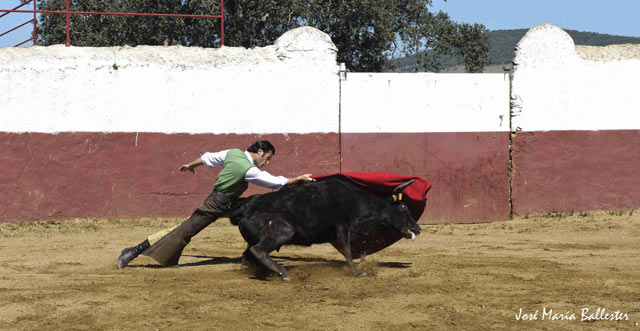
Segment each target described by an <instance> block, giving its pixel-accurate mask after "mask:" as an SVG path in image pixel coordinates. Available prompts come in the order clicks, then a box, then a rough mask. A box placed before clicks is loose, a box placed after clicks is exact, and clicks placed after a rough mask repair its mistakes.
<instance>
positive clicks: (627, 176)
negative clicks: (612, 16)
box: [511, 24, 640, 215]
mask: <svg viewBox="0 0 640 331" xmlns="http://www.w3.org/2000/svg"><path fill="white" fill-rule="evenodd" d="M638 86H640V46H638V45H612V46H607V47H592V46H575V45H574V43H573V40H572V39H571V37H570V36H569V35H568V34H567V33H566V32H564V31H563V30H561V29H559V28H557V27H555V26H552V25H548V24H547V25H541V26H538V27H535V28H533V29H531V30H530V31H529V32H528V33H527V34H526V35H525V36H524V38H523V39H522V40H521V41H520V43H519V44H518V46H517V48H516V57H515V60H514V71H513V79H512V92H511V93H512V98H513V105H512V111H513V118H512V126H513V131H514V136H513V183H512V186H513V193H512V199H513V212H514V214H516V215H526V214H529V213H546V212H571V211H583V210H610V209H626V208H637V207H639V206H640V190H639V189H638V188H639V187H640V167H638V164H640V131H639V129H640V93H638Z"/></svg>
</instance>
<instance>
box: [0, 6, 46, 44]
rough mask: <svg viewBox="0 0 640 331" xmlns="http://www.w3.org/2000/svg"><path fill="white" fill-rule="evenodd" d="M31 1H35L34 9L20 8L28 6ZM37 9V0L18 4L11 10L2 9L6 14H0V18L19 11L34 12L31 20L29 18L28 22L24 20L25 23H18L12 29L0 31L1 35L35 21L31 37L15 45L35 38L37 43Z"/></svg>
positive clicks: (0, 11) (34, 42) (34, 41)
mask: <svg viewBox="0 0 640 331" xmlns="http://www.w3.org/2000/svg"><path fill="white" fill-rule="evenodd" d="M30 2H33V10H27V11H20V10H18V9H19V8H22V7H24V6H26V5H28V4H29V3H30ZM36 10H37V8H36V0H28V1H25V2H24V3H22V4H20V5H18V6H17V7H15V8H13V9H10V10H0V13H2V12H4V14H2V15H0V18H2V17H3V16H5V15H8V14H9V13H17V12H26V13H31V12H33V19H30V20H28V21H26V22H24V23H22V24H20V25H18V26H16V27H14V28H12V29H9V30H7V31H5V32H2V33H0V37H2V36H4V35H6V34H7V33H9V32H13V31H15V30H17V29H19V28H21V27H23V26H25V25H27V24H29V23H33V36H31V38H29V39H27V40H25V41H23V42H21V43H19V44H17V45H15V46H14V47H17V46H20V45H22V44H24V43H27V42H29V41H30V40H33V44H34V45H35V44H36V40H37V39H38V38H37V33H38V30H37V29H36V27H37V25H38V20H37V18H36Z"/></svg>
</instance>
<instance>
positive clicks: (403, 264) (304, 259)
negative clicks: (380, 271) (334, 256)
mask: <svg viewBox="0 0 640 331" xmlns="http://www.w3.org/2000/svg"><path fill="white" fill-rule="evenodd" d="M272 258H273V259H274V260H285V261H294V262H316V263H327V264H335V265H342V264H346V263H347V262H346V261H345V260H328V259H324V258H320V257H289V256H272ZM376 265H377V266H378V267H382V268H397V269H404V268H410V267H411V265H412V263H411V262H377V263H376ZM291 268H295V266H290V267H288V269H291Z"/></svg>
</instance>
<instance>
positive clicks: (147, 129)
mask: <svg viewBox="0 0 640 331" xmlns="http://www.w3.org/2000/svg"><path fill="white" fill-rule="evenodd" d="M336 52H337V50H336V47H335V45H334V44H333V43H332V42H331V40H330V38H329V37H328V36H327V35H326V34H324V33H322V32H320V31H318V30H315V29H312V28H300V29H296V30H292V31H290V32H288V33H286V34H285V35H283V36H282V37H281V38H280V39H278V40H277V41H276V43H275V44H274V45H272V46H268V47H263V48H255V49H250V50H247V49H244V48H231V47H222V48H220V49H202V48H186V47H177V46H171V47H144V46H143V47H134V48H132V47H120V48H80V47H70V48H65V47H63V46H51V47H28V48H11V49H8V48H6V49H0V91H2V95H0V115H1V117H0V164H1V167H2V168H1V171H2V175H1V176H0V202H1V203H0V222H3V221H4V222H6V221H25V220H36V219H68V218H74V217H167V216H171V217H186V216H188V215H187V214H188V213H189V212H191V211H192V210H193V209H194V208H196V207H197V206H198V205H199V204H200V202H201V201H202V199H203V198H204V197H205V196H206V195H207V194H208V193H209V192H210V190H211V188H212V186H213V182H214V179H215V176H216V175H217V172H218V171H217V170H215V169H205V168H204V167H203V168H199V169H198V172H197V174H196V175H193V174H190V173H181V172H179V171H178V167H179V165H181V164H183V163H186V162H189V161H191V160H193V159H195V158H197V157H199V156H200V155H201V154H202V153H203V152H206V151H215V150H221V149H226V148H233V147H238V148H246V147H247V145H248V144H250V143H252V142H253V141H254V140H256V139H260V138H264V139H269V140H271V141H272V142H273V143H274V144H275V145H276V156H275V158H274V159H273V161H272V162H271V163H270V164H269V166H268V167H267V168H266V169H265V170H267V171H269V172H271V173H273V174H277V175H285V176H295V175H298V174H301V173H307V172H308V173H312V174H318V175H319V174H326V173H333V172H338V171H385V172H396V173H400V174H406V175H417V176H421V177H424V178H425V179H427V180H429V181H430V182H432V183H433V188H432V190H431V192H430V193H429V201H428V203H427V210H426V212H425V214H424V215H423V218H422V219H421V221H422V222H429V223H433V222H478V221H495V220H506V219H508V218H509V216H510V214H511V212H513V213H514V214H516V215H525V214H529V213H545V212H567V211H582V210H596V209H622V208H637V207H638V206H640V191H639V190H637V187H640V170H638V169H640V168H638V167H637V166H635V165H636V164H638V162H639V161H640V147H639V146H640V131H638V129H639V127H640V121H639V120H638V115H637V114H638V111H640V94H638V93H637V92H636V91H635V90H636V89H637V86H640V56H638V54H639V53H640V52H639V51H638V48H636V47H634V46H630V45H617V46H609V47H605V48H598V47H596V48H593V47H575V46H574V45H573V41H572V40H571V38H570V37H569V36H568V35H567V34H566V33H565V32H564V31H562V30H560V29H558V28H556V27H553V26H550V25H543V26H539V27H536V28H533V29H532V30H531V31H530V32H529V33H528V34H527V35H526V36H525V37H524V38H523V39H522V41H521V42H520V43H519V45H518V48H517V50H516V54H517V56H516V58H515V60H514V62H515V65H514V70H513V72H512V73H511V75H510V76H509V74H433V73H414V74H382V73H351V72H341V71H340V70H339V67H338V66H337V63H336ZM510 96H511V99H510V98H509V97H510ZM266 191H267V190H264V189H259V188H255V187H253V188H252V189H250V191H248V192H247V194H253V193H258V192H266Z"/></svg>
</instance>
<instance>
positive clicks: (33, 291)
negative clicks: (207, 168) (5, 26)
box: [0, 211, 640, 330]
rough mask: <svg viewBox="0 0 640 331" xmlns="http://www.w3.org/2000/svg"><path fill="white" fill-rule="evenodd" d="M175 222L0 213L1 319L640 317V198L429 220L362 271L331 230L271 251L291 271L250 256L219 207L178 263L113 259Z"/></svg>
mask: <svg viewBox="0 0 640 331" xmlns="http://www.w3.org/2000/svg"><path fill="white" fill-rule="evenodd" d="M178 222H179V220H155V219H153V220H98V221H96V220H76V221H68V222H60V223H37V224H23V225H16V224H3V225H0V253H1V254H0V329H6V330H187V329H190V330H431V329H433V330H443V329H449V330H515V329H542V330H622V329H630V330H640V326H639V323H640V240H638V238H640V212H636V213H633V212H632V211H620V212H599V213H582V214H579V215H572V216H568V215H542V216H536V217H529V218H526V219H525V218H521V219H517V220H513V221H508V222H497V223H491V224H472V225H424V226H423V233H422V234H421V235H420V236H418V238H417V239H416V241H415V242H413V243H411V242H410V241H408V240H402V241H400V242H398V243H396V244H395V245H393V246H391V247H389V248H387V249H385V250H383V251H381V252H379V253H378V254H375V255H372V256H369V257H368V258H367V260H366V261H365V262H364V263H363V267H364V269H365V270H366V272H367V276H365V277H355V276H353V275H352V274H351V273H350V271H349V270H348V268H347V266H346V263H345V262H344V259H343V258H342V256H341V255H340V254H339V253H338V252H337V251H335V249H334V248H333V247H332V246H330V245H328V244H326V245H317V246H313V247H293V246H286V247H283V249H281V251H280V253H275V254H273V256H275V257H277V261H278V262H279V263H282V264H284V265H285V267H287V268H288V270H289V271H290V273H291V277H292V280H291V281H290V282H283V281H281V280H280V279H279V278H277V277H274V276H270V277H268V278H267V279H266V280H260V279H256V278H255V273H252V272H250V271H248V270H247V269H242V268H241V266H240V263H239V262H240V260H239V256H240V254H241V253H242V251H243V250H244V248H245V244H244V242H243V240H242V238H241V237H240V235H239V233H238V231H237V228H236V227H234V226H231V225H230V224H229V223H228V221H226V220H221V221H218V222H217V223H215V224H214V225H212V226H210V227H209V228H207V229H205V230H204V231H203V232H202V233H200V234H199V235H198V236H196V237H195V238H194V240H193V241H192V242H191V244H190V245H189V246H187V249H186V250H185V252H184V255H183V257H182V259H181V260H180V266H179V267H177V268H159V267H157V266H156V265H155V264H154V261H153V260H151V259H149V258H147V257H140V258H138V259H136V260H134V261H133V262H132V264H131V267H130V268H126V269H123V270H118V269H117V268H116V258H117V256H118V255H119V252H120V250H121V249H122V248H124V247H126V246H131V245H133V244H137V243H138V242H140V241H141V240H143V239H144V238H145V237H146V235H147V234H149V233H152V232H154V231H156V230H159V229H162V228H165V227H168V226H171V225H173V224H177V223H178ZM598 308H600V311H598ZM585 309H588V312H587V311H586V310H585ZM521 310H522V311H521ZM536 312H537V314H536ZM583 312H584V313H586V315H585V316H586V317H587V318H589V317H590V318H591V320H582V319H583ZM518 316H520V319H518ZM524 317H527V320H523V318H524ZM607 318H608V319H607ZM610 319H614V320H610ZM616 319H617V320H616Z"/></svg>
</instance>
